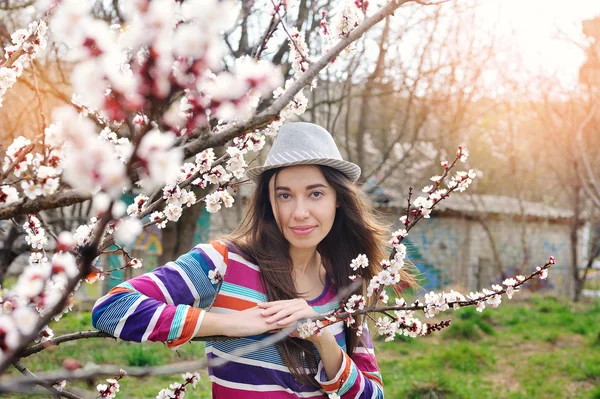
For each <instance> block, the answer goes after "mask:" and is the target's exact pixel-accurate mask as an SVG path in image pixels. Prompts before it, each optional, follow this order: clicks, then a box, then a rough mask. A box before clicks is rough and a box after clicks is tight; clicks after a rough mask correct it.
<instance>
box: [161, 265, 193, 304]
mask: <svg viewBox="0 0 600 399" xmlns="http://www.w3.org/2000/svg"><path fill="white" fill-rule="evenodd" d="M175 267H176V266H174V265H173V266H163V267H159V268H157V269H155V270H154V275H155V276H156V277H158V279H159V280H160V281H162V283H163V284H164V285H165V287H166V288H167V291H168V292H169V295H171V299H173V303H174V304H177V305H183V304H185V305H193V304H194V295H193V294H192V292H191V291H190V289H189V288H188V286H187V284H186V282H185V280H184V279H183V278H182V277H181V275H180V274H179V272H178V271H177V270H176V269H175Z"/></svg>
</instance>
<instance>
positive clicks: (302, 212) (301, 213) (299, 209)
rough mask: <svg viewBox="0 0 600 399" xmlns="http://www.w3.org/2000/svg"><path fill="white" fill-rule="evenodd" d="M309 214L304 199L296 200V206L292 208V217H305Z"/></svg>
mask: <svg viewBox="0 0 600 399" xmlns="http://www.w3.org/2000/svg"><path fill="white" fill-rule="evenodd" d="M309 215H310V212H309V211H308V207H307V206H306V203H305V202H304V201H297V202H296V207H295V208H294V215H293V216H294V218H295V219H306V218H307V217H308V216H309Z"/></svg>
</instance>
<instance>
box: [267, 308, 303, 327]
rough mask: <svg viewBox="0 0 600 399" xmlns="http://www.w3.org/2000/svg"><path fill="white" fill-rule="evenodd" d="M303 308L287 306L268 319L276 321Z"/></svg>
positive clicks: (271, 321) (268, 321)
mask: <svg viewBox="0 0 600 399" xmlns="http://www.w3.org/2000/svg"><path fill="white" fill-rule="evenodd" d="M300 310H301V308H298V307H292V306H288V307H287V308H283V309H280V310H279V311H278V312H277V313H275V314H273V315H271V316H270V317H269V318H268V319H267V323H274V322H276V321H278V320H281V319H282V318H284V317H287V316H289V315H291V314H293V313H296V312H298V311H300Z"/></svg>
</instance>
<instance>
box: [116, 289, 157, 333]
mask: <svg viewBox="0 0 600 399" xmlns="http://www.w3.org/2000/svg"><path fill="white" fill-rule="evenodd" d="M161 305H162V304H161V303H160V302H158V301H156V300H154V299H151V298H148V299H144V300H143V301H142V302H141V303H140V304H139V306H138V307H137V309H136V310H135V312H133V314H131V315H129V317H128V318H127V321H126V322H125V325H124V326H123V330H122V331H121V337H120V338H121V339H124V340H126V341H136V342H140V341H141V340H142V337H143V336H144V333H145V332H146V327H148V325H149V324H150V320H152V316H154V312H155V311H156V309H158V307H159V306H161Z"/></svg>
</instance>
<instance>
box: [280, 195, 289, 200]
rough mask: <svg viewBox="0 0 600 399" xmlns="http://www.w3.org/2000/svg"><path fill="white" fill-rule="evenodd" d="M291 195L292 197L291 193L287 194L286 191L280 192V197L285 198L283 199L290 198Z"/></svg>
mask: <svg viewBox="0 0 600 399" xmlns="http://www.w3.org/2000/svg"><path fill="white" fill-rule="evenodd" d="M289 197H290V195H289V194H286V193H281V194H279V198H281V199H283V200H286V199H288V198H289Z"/></svg>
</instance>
